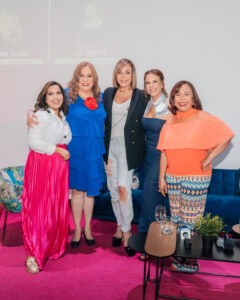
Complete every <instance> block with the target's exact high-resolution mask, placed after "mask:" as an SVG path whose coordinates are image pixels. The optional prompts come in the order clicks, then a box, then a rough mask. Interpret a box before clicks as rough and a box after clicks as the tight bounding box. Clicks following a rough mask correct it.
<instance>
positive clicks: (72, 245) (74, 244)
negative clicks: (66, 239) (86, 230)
mask: <svg viewBox="0 0 240 300" xmlns="http://www.w3.org/2000/svg"><path fill="white" fill-rule="evenodd" d="M81 237H82V233H81V235H80V239H79V241H73V240H72V241H71V244H70V245H71V247H72V248H77V247H79V245H80V242H81Z"/></svg>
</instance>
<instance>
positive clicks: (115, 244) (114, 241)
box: [112, 236, 122, 247]
mask: <svg viewBox="0 0 240 300" xmlns="http://www.w3.org/2000/svg"><path fill="white" fill-rule="evenodd" d="M121 245H122V238H117V237H115V236H114V237H113V238H112V247H120V246H121Z"/></svg>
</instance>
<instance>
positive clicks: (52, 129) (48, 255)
mask: <svg viewBox="0 0 240 300" xmlns="http://www.w3.org/2000/svg"><path fill="white" fill-rule="evenodd" d="M67 111H68V105H67V100H66V97H65V94H64V90H63V88H62V87H61V85H60V84H58V83H57V82H55V81H50V82H48V83H46V84H45V85H44V87H43V89H42V91H41V92H40V94H39V96H38V98H37V103H36V104H35V112H36V115H37V116H38V122H39V124H38V125H36V126H34V127H33V128H30V129H29V146H30V148H31V150H30V152H29V155H28V159H27V163H26V166H25V171H24V182H23V196H22V202H23V209H22V228H23V240H24V245H25V248H26V253H27V258H26V269H27V271H28V272H30V273H38V272H39V270H41V269H42V268H43V265H44V262H45V261H46V259H57V258H58V257H60V256H61V255H62V254H63V253H64V251H65V247H66V244H67V238H68V171H69V170H68V168H69V166H68V159H69V157H70V154H69V152H68V150H67V144H68V143H69V142H70V141H71V138H72V134H71V130H70V127H69V125H68V123H67V121H66V120H65V115H66V113H67Z"/></svg>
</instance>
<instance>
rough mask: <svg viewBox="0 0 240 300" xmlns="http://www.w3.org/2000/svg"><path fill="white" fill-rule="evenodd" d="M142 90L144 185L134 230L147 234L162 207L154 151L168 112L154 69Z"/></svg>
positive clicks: (159, 76)
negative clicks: (144, 98) (145, 99)
mask: <svg viewBox="0 0 240 300" xmlns="http://www.w3.org/2000/svg"><path fill="white" fill-rule="evenodd" d="M144 90H145V92H146V93H147V94H148V96H149V97H150V101H149V102H148V105H147V107H146V110H145V112H144V115H143V118H142V126H143V128H144V129H145V130H146V148H145V150H146V152H145V158H144V165H143V166H144V184H143V201H142V207H141V214H140V218H139V221H138V231H139V232H147V231H148V228H149V226H150V224H151V222H153V221H154V220H155V207H156V206H157V205H164V201H163V196H162V195H161V193H160V192H159V191H158V178H159V166H160V156H161V153H160V151H159V150H157V149H156V148H157V144H158V140H159V134H160V132H161V129H162V127H163V125H164V123H165V121H166V119H167V115H168V114H169V113H170V112H169V110H168V103H167V92H166V89H165V85H164V75H163V73H162V72H161V71H160V70H158V69H153V70H149V71H147V72H146V73H145V74H144Z"/></svg>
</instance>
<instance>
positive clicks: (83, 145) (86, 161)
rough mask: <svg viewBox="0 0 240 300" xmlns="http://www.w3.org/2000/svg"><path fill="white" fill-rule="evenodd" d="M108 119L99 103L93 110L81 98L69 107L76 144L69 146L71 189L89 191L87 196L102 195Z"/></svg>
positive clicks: (68, 118)
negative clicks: (105, 121)
mask: <svg viewBox="0 0 240 300" xmlns="http://www.w3.org/2000/svg"><path fill="white" fill-rule="evenodd" d="M105 117H106V113H105V110H104V107H103V103H102V102H98V108H97V109H95V110H90V109H88V108H87V107H86V106H85V105H84V100H83V99H82V98H81V97H79V96H78V98H77V99H76V101H75V102H74V103H73V104H70V105H69V112H68V115H67V121H68V123H69V125H70V128H71V131H72V141H71V142H70V144H69V145H68V150H69V152H70V160H69V188H70V189H76V190H78V191H86V192H87V196H97V195H99V194H100V190H101V188H102V185H103V182H104V163H103V154H104V153H105V147H104V119H105Z"/></svg>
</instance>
